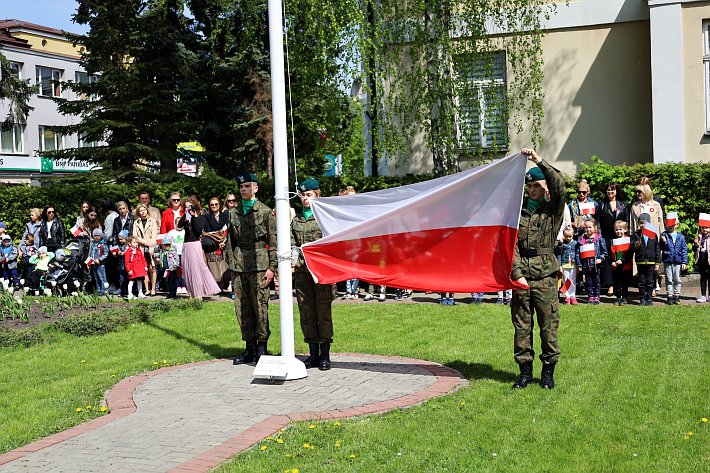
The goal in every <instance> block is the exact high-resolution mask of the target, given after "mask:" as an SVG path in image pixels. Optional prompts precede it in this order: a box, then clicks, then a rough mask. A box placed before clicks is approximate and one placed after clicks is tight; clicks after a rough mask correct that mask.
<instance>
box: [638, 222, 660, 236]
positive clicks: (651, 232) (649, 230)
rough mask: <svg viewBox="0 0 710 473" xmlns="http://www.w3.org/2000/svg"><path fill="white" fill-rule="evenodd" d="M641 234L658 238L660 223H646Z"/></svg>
mask: <svg viewBox="0 0 710 473" xmlns="http://www.w3.org/2000/svg"><path fill="white" fill-rule="evenodd" d="M641 234H642V235H646V236H647V237H649V238H658V225H654V224H652V223H651V222H646V223H644V224H643V230H641Z"/></svg>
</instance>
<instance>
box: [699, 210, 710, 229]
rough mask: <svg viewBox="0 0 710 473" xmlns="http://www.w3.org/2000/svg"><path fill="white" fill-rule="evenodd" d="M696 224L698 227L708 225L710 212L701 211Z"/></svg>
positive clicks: (709, 224)
mask: <svg viewBox="0 0 710 473" xmlns="http://www.w3.org/2000/svg"><path fill="white" fill-rule="evenodd" d="M698 226H699V227H710V214H703V213H701V214H700V216H699V217H698Z"/></svg>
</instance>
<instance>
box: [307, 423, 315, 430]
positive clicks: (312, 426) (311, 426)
mask: <svg viewBox="0 0 710 473" xmlns="http://www.w3.org/2000/svg"><path fill="white" fill-rule="evenodd" d="M308 428H309V429H315V428H316V424H311V425H309V426H308Z"/></svg>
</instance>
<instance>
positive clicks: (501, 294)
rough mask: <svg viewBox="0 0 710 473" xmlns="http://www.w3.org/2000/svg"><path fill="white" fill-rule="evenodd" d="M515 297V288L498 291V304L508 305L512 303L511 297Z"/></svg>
mask: <svg viewBox="0 0 710 473" xmlns="http://www.w3.org/2000/svg"><path fill="white" fill-rule="evenodd" d="M512 298H513V290H512V289H506V290H505V291H498V299H496V304H498V305H503V304H505V305H508V304H510V299H512Z"/></svg>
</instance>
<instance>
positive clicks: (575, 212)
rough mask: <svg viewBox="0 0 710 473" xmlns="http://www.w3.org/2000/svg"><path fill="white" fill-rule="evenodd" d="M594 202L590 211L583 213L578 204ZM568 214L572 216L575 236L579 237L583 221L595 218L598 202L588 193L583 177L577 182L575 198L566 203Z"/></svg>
mask: <svg viewBox="0 0 710 473" xmlns="http://www.w3.org/2000/svg"><path fill="white" fill-rule="evenodd" d="M590 203H591V204H594V210H593V211H592V213H583V212H582V209H581V208H580V206H579V205H580V204H590ZM567 206H568V207H569V212H570V216H571V217H572V228H574V232H575V238H579V237H580V236H582V234H583V233H584V228H583V225H582V224H583V223H584V221H585V220H587V219H589V218H595V217H596V214H597V210H598V209H597V207H598V206H599V204H598V203H597V202H596V201H595V200H594V199H592V197H591V196H590V195H589V184H588V183H587V181H586V180H585V179H581V180H580V181H579V182H578V183H577V198H576V199H574V200H573V201H572V202H570V203H569V204H567Z"/></svg>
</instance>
